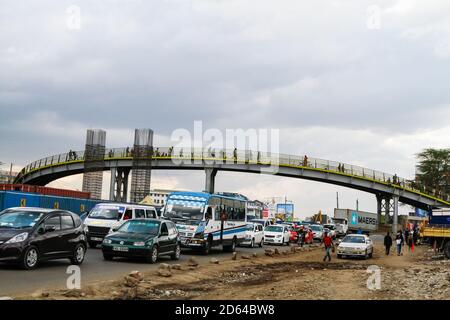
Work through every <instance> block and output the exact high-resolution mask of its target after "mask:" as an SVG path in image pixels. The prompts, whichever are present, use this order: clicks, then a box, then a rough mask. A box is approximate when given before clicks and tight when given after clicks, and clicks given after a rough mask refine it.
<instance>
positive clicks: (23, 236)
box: [5, 232, 28, 243]
mask: <svg viewBox="0 0 450 320" xmlns="http://www.w3.org/2000/svg"><path fill="white" fill-rule="evenodd" d="M27 238H28V232H23V233H20V234H18V235H16V236H14V237H12V238H11V239H9V240H8V241H6V242H5V243H19V242H24V241H25V240H27Z"/></svg>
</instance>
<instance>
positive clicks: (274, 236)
mask: <svg viewBox="0 0 450 320" xmlns="http://www.w3.org/2000/svg"><path fill="white" fill-rule="evenodd" d="M290 237H291V232H290V231H289V227H288V226H286V225H282V224H281V225H280V224H274V225H272V226H268V227H266V228H265V229H264V244H279V245H283V244H287V245H289V239H290Z"/></svg>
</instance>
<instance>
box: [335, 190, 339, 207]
mask: <svg viewBox="0 0 450 320" xmlns="http://www.w3.org/2000/svg"><path fill="white" fill-rule="evenodd" d="M336 209H339V192H336Z"/></svg>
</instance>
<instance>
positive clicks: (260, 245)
mask: <svg viewBox="0 0 450 320" xmlns="http://www.w3.org/2000/svg"><path fill="white" fill-rule="evenodd" d="M263 245H264V238H262V239H261V242H260V243H259V247H260V248H262V246H263Z"/></svg>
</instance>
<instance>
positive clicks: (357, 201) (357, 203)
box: [356, 199, 359, 211]
mask: <svg viewBox="0 0 450 320" xmlns="http://www.w3.org/2000/svg"><path fill="white" fill-rule="evenodd" d="M356 211H359V200H358V199H356Z"/></svg>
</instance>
